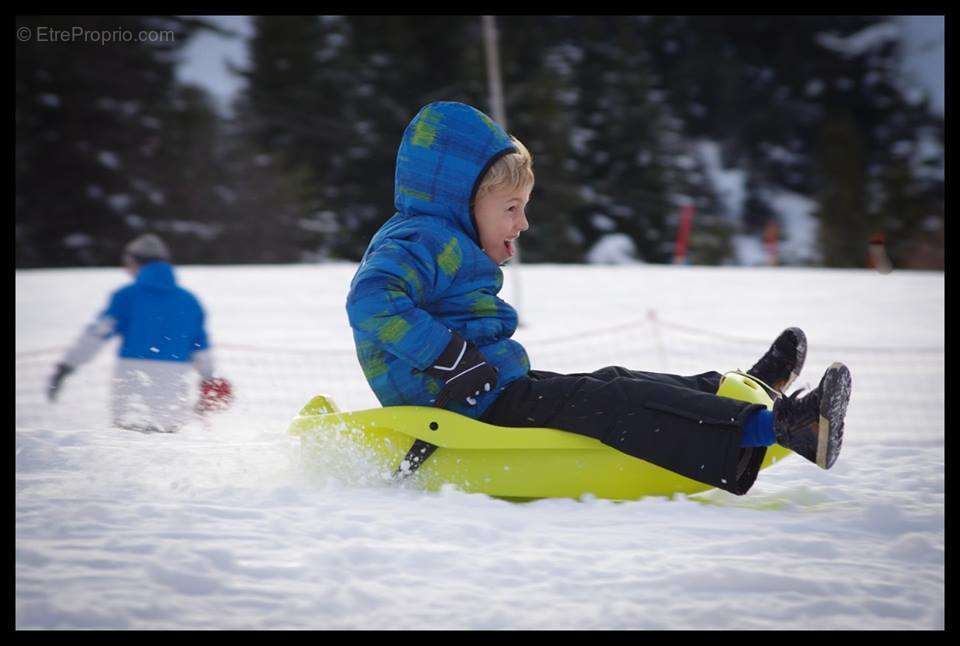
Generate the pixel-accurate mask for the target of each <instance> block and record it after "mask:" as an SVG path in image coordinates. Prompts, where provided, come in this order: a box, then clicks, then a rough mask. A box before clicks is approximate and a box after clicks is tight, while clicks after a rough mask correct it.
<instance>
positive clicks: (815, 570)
mask: <svg viewBox="0 0 960 646" xmlns="http://www.w3.org/2000/svg"><path fill="white" fill-rule="evenodd" d="M355 269H356V267H355V265H353V264H349V263H328V264H324V265H289V266H235V267H182V268H179V269H178V276H179V278H180V281H181V283H182V284H184V285H185V286H187V287H188V288H191V289H193V290H195V291H196V292H197V293H198V294H199V295H200V296H201V298H202V300H203V302H204V305H205V307H206V308H207V314H208V325H209V331H210V335H211V338H212V341H213V343H214V351H215V358H216V360H217V362H218V365H219V367H220V369H221V371H222V372H223V374H225V375H226V376H228V377H229V378H230V379H231V380H232V381H233V383H234V386H235V392H236V393H237V402H236V404H235V406H234V408H233V409H232V410H230V411H227V412H225V413H222V414H220V415H218V416H216V417H214V418H213V419H212V421H211V423H210V425H209V427H204V426H203V425H201V424H196V425H194V426H190V427H188V428H186V429H184V430H183V431H182V432H181V433H178V434H173V435H142V434H138V433H130V432H123V431H119V430H114V429H112V428H110V427H109V425H108V424H107V421H106V420H107V418H106V416H107V412H106V409H107V401H108V400H107V392H108V388H109V382H110V371H111V367H112V357H111V356H110V351H113V350H114V349H115V347H116V346H115V345H112V346H111V347H110V351H108V350H104V351H103V352H102V353H101V355H100V356H98V357H97V359H95V360H94V361H93V362H92V363H91V364H89V365H86V366H83V367H82V368H81V369H80V370H79V371H78V373H76V374H74V375H71V376H70V377H68V379H67V381H66V382H65V385H64V389H63V392H62V394H61V399H60V401H59V402H58V403H57V404H56V405H50V404H47V403H46V402H45V400H44V397H43V388H44V384H45V382H46V379H47V378H48V377H49V376H50V374H51V372H52V369H53V365H54V363H55V362H56V361H57V360H58V359H59V357H60V351H61V350H60V349H62V348H63V347H64V346H66V345H67V344H69V343H70V342H72V341H73V339H75V338H76V335H77V334H79V332H80V330H81V328H82V326H83V325H84V324H86V323H88V322H89V320H90V319H91V318H92V317H93V316H94V314H95V313H96V312H98V311H100V310H101V309H102V307H103V306H104V305H105V304H106V301H107V296H108V294H109V292H110V290H112V289H115V288H117V287H119V286H121V285H123V284H125V282H126V280H127V279H126V277H125V275H124V274H123V272H122V270H121V269H119V268H113V269H109V268H108V269H72V270H29V271H24V270H21V271H17V272H16V273H15V288H16V408H15V418H16V420H15V436H16V437H15V453H16V557H15V576H16V593H15V608H16V610H15V612H16V619H15V621H16V627H17V628H19V629H44V628H61V629H69V628H102V629H117V628H121V629H122V628H130V629H335V628H347V629H357V628H368V629H409V628H424V627H427V628H453V629H457V628H465V629H484V628H490V629H503V628H514V629H525V628H531V629H548V628H557V629H592V628H610V629H616V628H666V629H678V628H694V629H724V628H731V629H811V628H812V629H863V628H872V629H942V628H944V610H945V606H944V430H945V428H944V403H945V398H944V383H943V380H944V354H943V347H944V337H945V334H944V332H945V330H944V321H945V308H944V305H945V302H944V275H943V274H942V273H936V272H904V271H896V270H895V271H894V272H893V273H891V274H888V275H880V274H877V273H875V272H870V271H866V270H815V269H800V268H779V269H777V268H742V267H731V268H714V267H670V266H662V265H631V266H626V265H622V266H572V265H536V266H523V267H521V268H519V269H518V268H515V267H509V268H507V269H506V270H505V271H506V272H507V273H508V274H511V275H510V276H507V277H506V279H505V281H504V285H505V287H504V294H503V295H504V296H505V297H506V298H507V300H509V301H512V302H516V301H517V300H522V302H523V303H524V309H523V311H522V312H521V316H522V318H523V319H524V322H525V325H524V327H522V328H521V329H520V330H519V331H518V333H517V335H516V338H517V339H518V340H519V341H521V342H522V343H524V345H525V346H526V347H527V349H528V350H529V352H530V355H531V358H532V361H533V365H534V367H536V368H540V369H544V370H562V371H577V370H592V369H595V368H599V367H601V366H603V365H609V364H619V365H626V366H629V367H635V368H639V369H646V370H655V371H663V372H675V373H687V374H692V373H695V372H700V371H703V370H709V369H715V368H719V369H721V370H726V369H733V368H748V367H749V365H750V364H751V363H752V362H753V361H754V360H755V358H756V357H757V356H759V354H760V353H761V352H763V351H764V350H765V348H766V346H767V345H768V344H769V342H770V340H771V339H772V338H773V337H774V336H775V335H776V334H777V333H778V332H779V331H780V330H781V329H782V328H783V327H786V326H787V325H799V326H800V327H802V328H803V329H804V330H805V331H806V333H807V336H808V339H809V342H810V349H809V355H808V358H807V366H806V368H805V370H804V373H803V374H802V375H801V377H800V380H799V381H800V383H801V384H803V383H807V384H815V383H816V381H817V380H818V378H819V375H820V374H822V371H823V369H824V368H825V367H826V366H827V365H829V363H830V362H832V361H834V360H842V361H844V362H846V363H847V364H848V365H849V366H850V368H851V371H852V374H853V398H852V400H851V404H850V409H849V413H848V417H847V428H846V433H845V444H844V450H843V453H842V454H841V456H840V459H839V460H838V462H837V464H836V466H835V467H834V468H833V469H831V470H830V471H822V470H820V469H818V468H817V467H815V466H813V465H811V464H809V463H807V462H805V461H803V460H802V459H800V458H797V457H795V456H794V457H790V458H788V459H786V460H784V461H783V462H782V463H780V464H777V465H775V466H774V467H772V468H770V469H769V470H767V471H764V472H763V473H761V475H760V477H759V479H758V481H757V484H756V485H755V486H754V488H753V489H752V490H751V491H750V492H749V493H748V494H747V495H746V496H742V497H736V496H732V495H730V494H726V493H724V492H719V491H713V492H707V493H704V494H700V495H697V496H690V497H677V498H676V499H674V500H668V499H664V498H653V499H645V500H640V501H636V502H627V503H615V502H611V501H606V500H598V499H594V498H590V497H587V498H585V499H584V500H582V501H574V500H556V499H554V500H541V501H535V502H531V503H525V504H517V503H510V502H506V501H503V500H497V499H491V498H488V497H486V496H483V495H478V494H465V493H462V492H458V491H456V490H452V489H448V490H445V491H443V492H440V493H435V494H431V493H424V492H421V491H417V490H416V488H415V487H412V486H411V487H406V488H395V487H393V486H389V485H387V484H385V483H383V482H376V481H372V482H371V481H369V479H368V480H367V482H366V483H364V482H363V478H361V477H359V476H360V475H362V474H357V473H351V471H350V465H343V464H341V465H339V466H337V465H336V464H333V463H331V468H330V470H329V471H316V470H310V469H309V468H307V465H304V464H303V463H301V461H300V457H299V451H298V447H297V445H296V443H295V442H294V441H293V440H292V439H291V438H289V437H287V436H286V434H285V431H286V427H287V424H288V422H289V420H290V418H291V417H292V416H293V415H294V414H295V412H296V411H297V410H298V409H299V407H300V406H301V405H302V404H303V403H305V402H306V401H307V399H309V397H311V396H312V395H314V394H317V393H319V392H329V393H330V394H331V395H333V396H334V397H335V399H336V400H337V402H338V403H339V404H340V406H341V408H343V409H354V408H363V407H368V406H374V405H375V404H376V402H375V400H374V398H373V396H372V394H371V393H370V392H369V390H368V389H367V387H366V384H365V382H364V380H363V377H362V373H361V372H360V369H359V366H358V365H357V361H356V358H355V355H354V351H353V346H352V340H351V335H350V330H349V327H348V325H347V320H346V314H345V311H344V299H345V297H346V292H347V289H348V285H349V281H350V278H351V277H352V275H353V272H354V271H355ZM517 273H519V277H520V282H521V284H522V289H523V294H522V296H523V298H522V299H518V298H517V297H518V296H519V294H517V293H516V292H515V290H516V289H517V287H516V286H515V285H514V280H515V279H516V278H517V276H516V274H517ZM748 297H749V298H748ZM747 300H749V302H750V308H749V311H748V313H747V314H746V315H745V314H744V311H743V304H744V303H745V302H747ZM650 310H652V311H654V312H655V316H653V317H652V318H651V317H650V315H649V314H648V312H649V311H650ZM705 314H707V315H705ZM113 343H114V344H115V342H113Z"/></svg>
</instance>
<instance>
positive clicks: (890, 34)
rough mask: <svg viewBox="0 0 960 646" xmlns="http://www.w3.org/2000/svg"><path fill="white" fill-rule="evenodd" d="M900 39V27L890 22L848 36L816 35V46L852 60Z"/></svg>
mask: <svg viewBox="0 0 960 646" xmlns="http://www.w3.org/2000/svg"><path fill="white" fill-rule="evenodd" d="M900 37H901V34H900V26H899V25H898V24H897V23H896V22H892V21H890V22H882V23H879V24H876V25H871V26H869V27H866V28H864V29H861V30H860V31H858V32H856V33H855V34H851V35H849V36H838V35H837V34H836V33H834V32H824V33H821V34H817V44H818V45H820V46H821V47H823V48H825V49H829V50H832V51H834V52H837V53H838V54H841V55H842V56H845V57H847V58H854V57H856V56H863V55H864V54H866V53H867V52H869V51H870V50H871V49H876V48H877V47H880V46H882V45H884V44H886V43H889V42H890V41H895V40H897V39H899V38H900Z"/></svg>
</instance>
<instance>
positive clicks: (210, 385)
mask: <svg viewBox="0 0 960 646" xmlns="http://www.w3.org/2000/svg"><path fill="white" fill-rule="evenodd" d="M232 402H233V387H232V386H231V385H230V382H229V381H227V380H226V379H224V378H223V377H213V378H212V379H204V380H203V381H202V382H200V399H199V400H198V401H197V412H198V413H206V412H213V411H220V410H226V409H227V408H229V407H230V404H231V403H232Z"/></svg>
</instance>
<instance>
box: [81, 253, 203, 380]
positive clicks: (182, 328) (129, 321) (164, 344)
mask: <svg viewBox="0 0 960 646" xmlns="http://www.w3.org/2000/svg"><path fill="white" fill-rule="evenodd" d="M104 317H109V318H110V319H112V320H113V321H114V325H113V329H112V331H110V332H109V333H108V334H107V338H109V337H111V336H113V335H114V334H119V335H120V336H121V337H122V339H123V341H122V342H121V344H120V351H119V353H118V354H119V356H120V357H122V358H125V359H158V360H162V361H190V360H191V358H192V355H193V353H194V352H198V351H200V350H206V349H207V347H208V343H207V333H206V331H205V330H204V325H203V319H204V314H203V308H202V307H201V305H200V302H199V301H198V300H197V298H196V297H195V296H194V295H193V294H191V293H190V292H188V291H187V290H185V289H183V288H182V287H179V286H178V285H177V283H176V280H175V279H174V276H173V267H172V266H171V265H170V264H169V263H166V262H151V263H148V264H146V265H144V266H143V267H142V268H141V269H140V271H139V272H138V273H137V277H136V280H135V281H134V282H133V284H131V285H127V286H126V287H122V288H120V289H118V290H117V291H116V292H114V293H113V294H112V295H111V297H110V304H109V305H108V306H107V309H106V310H104V312H103V313H102V314H101V315H100V318H101V319H103V318H104Z"/></svg>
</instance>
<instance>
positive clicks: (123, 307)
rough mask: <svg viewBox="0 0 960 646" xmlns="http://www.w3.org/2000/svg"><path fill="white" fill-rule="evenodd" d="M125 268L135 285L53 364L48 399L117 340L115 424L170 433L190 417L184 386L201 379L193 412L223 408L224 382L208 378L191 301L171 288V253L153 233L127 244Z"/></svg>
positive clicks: (200, 326)
mask: <svg viewBox="0 0 960 646" xmlns="http://www.w3.org/2000/svg"><path fill="white" fill-rule="evenodd" d="M123 260H124V265H125V266H126V269H127V272H128V273H129V274H130V275H131V276H133V277H134V282H133V283H132V284H130V285H127V286H125V287H122V288H120V289H118V290H117V291H115V292H114V293H113V294H111V296H110V299H109V303H108V304H107V307H106V309H105V310H103V312H101V313H100V314H99V316H97V318H96V320H94V321H93V322H92V323H91V324H90V325H88V326H87V327H86V328H85V329H84V331H83V333H82V334H81V335H80V337H79V338H78V339H77V340H76V342H75V343H74V344H73V345H72V346H71V347H70V348H69V349H68V350H67V352H66V354H65V355H64V357H63V359H62V360H61V361H60V363H59V364H57V367H56V371H55V372H54V375H53V377H52V378H51V379H50V384H49V386H48V389H47V395H48V398H49V399H50V401H55V400H56V398H57V394H58V393H59V391H60V388H61V387H62V385H63V381H64V379H65V378H66V377H67V376H68V375H70V374H71V373H72V372H73V371H74V370H76V369H77V368H78V367H80V366H81V365H83V364H84V363H86V362H87V361H89V360H90V359H92V358H93V357H94V356H95V355H96V354H97V352H98V351H99V350H100V348H102V347H103V345H104V344H105V343H106V342H107V341H108V340H109V339H110V338H112V337H113V336H119V337H120V338H121V343H120V347H119V350H118V355H119V356H118V359H117V362H116V364H115V366H114V374H113V380H112V386H113V387H112V400H111V401H112V409H113V422H114V425H116V426H118V427H120V428H126V429H131V430H139V431H161V432H172V431H176V430H178V429H179V428H180V427H181V426H182V425H183V424H185V423H186V422H187V421H188V420H189V419H190V417H191V415H192V413H193V410H194V406H193V403H194V402H193V399H192V397H191V393H190V391H189V388H188V385H189V383H190V376H191V373H192V372H193V370H196V371H197V372H198V373H200V376H201V378H202V380H203V381H202V382H201V399H200V401H199V402H197V404H198V405H197V411H203V410H215V409H217V408H222V407H224V406H225V405H226V404H227V403H229V401H230V400H231V398H232V393H231V389H230V384H229V382H227V381H226V380H224V379H221V378H215V377H214V365H213V357H212V356H211V353H210V344H209V342H208V340H207V332H206V328H205V325H204V312H203V307H202V306H201V305H200V301H199V300H197V297H196V296H194V295H193V294H192V293H190V292H189V291H187V290H186V289H184V288H182V287H180V286H179V285H177V283H176V278H175V277H174V273H173V265H171V264H170V251H169V249H168V248H167V245H166V244H165V243H164V242H163V240H161V239H160V238H159V237H158V236H156V235H154V234H150V233H148V234H144V235H142V236H139V237H138V238H136V239H134V240H132V241H131V242H130V243H129V244H127V246H126V247H125V249H124V257H123Z"/></svg>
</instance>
